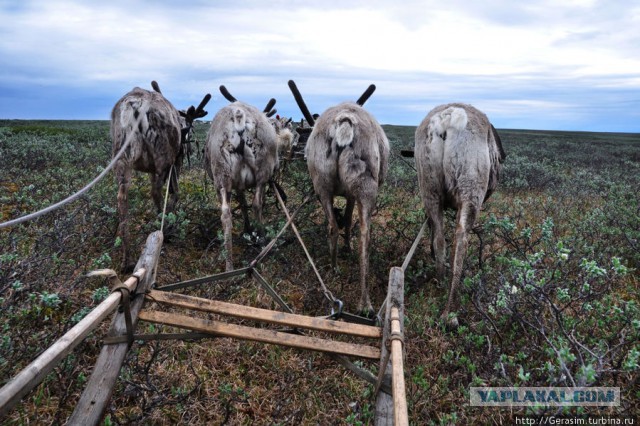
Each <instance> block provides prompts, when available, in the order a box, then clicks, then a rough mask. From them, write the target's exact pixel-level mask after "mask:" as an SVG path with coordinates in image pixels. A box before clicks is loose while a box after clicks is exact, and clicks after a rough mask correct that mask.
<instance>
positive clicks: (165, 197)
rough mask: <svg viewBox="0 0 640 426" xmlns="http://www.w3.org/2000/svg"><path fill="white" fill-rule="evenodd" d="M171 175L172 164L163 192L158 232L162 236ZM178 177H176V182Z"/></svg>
mask: <svg viewBox="0 0 640 426" xmlns="http://www.w3.org/2000/svg"><path fill="white" fill-rule="evenodd" d="M171 173H173V164H172V165H171V169H169V179H167V190H166V191H165V192H164V206H163V207H162V221H161V222H160V232H162V233H163V235H164V217H165V216H166V214H167V200H168V199H169V186H170V185H171ZM177 180H178V177H177V176H176V181H177Z"/></svg>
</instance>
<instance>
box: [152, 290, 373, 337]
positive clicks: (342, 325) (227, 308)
mask: <svg viewBox="0 0 640 426" xmlns="http://www.w3.org/2000/svg"><path fill="white" fill-rule="evenodd" d="M147 298H148V299H150V300H152V301H154V302H159V303H163V304H168V305H171V306H179V307H182V308H187V309H194V310H197V311H201V312H211V313H216V314H220V315H228V316H232V317H234V318H242V319H249V320H255V321H262V322H268V323H270V324H277V325H282V326H287V327H295V328H305V329H309V330H316V331H325V332H329V333H339V334H347V335H350V336H357V337H369V338H373V339H380V338H381V337H382V330H381V329H380V328H379V327H372V326H369V325H362V324H352V323H348V322H342V321H334V320H328V319H324V318H314V317H308V316H305V315H296V314H289V313H286V312H280V311H271V310H269V309H260V308H253V307H250V306H243V305H236V304H234V303H228V302H220V301H217V300H210V299H203V298H200V297H193V296H187V295H184V294H178V293H168V292H164V291H157V290H152V291H151V292H149V294H148V295H147Z"/></svg>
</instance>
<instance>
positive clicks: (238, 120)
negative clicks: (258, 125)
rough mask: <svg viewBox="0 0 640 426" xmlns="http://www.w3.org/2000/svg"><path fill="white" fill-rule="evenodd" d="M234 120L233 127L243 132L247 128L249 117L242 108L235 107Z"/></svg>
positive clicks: (232, 118)
mask: <svg viewBox="0 0 640 426" xmlns="http://www.w3.org/2000/svg"><path fill="white" fill-rule="evenodd" d="M231 120H232V121H233V128H234V130H235V131H236V132H242V131H244V129H245V128H246V125H247V124H246V122H247V118H246V116H245V114H244V111H243V110H242V109H240V108H235V109H234V110H233V115H232V117H231Z"/></svg>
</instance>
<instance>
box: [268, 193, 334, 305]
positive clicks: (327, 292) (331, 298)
mask: <svg viewBox="0 0 640 426" xmlns="http://www.w3.org/2000/svg"><path fill="white" fill-rule="evenodd" d="M273 190H274V192H275V193H276V197H277V198H278V202H279V203H280V207H282V211H284V214H285V215H286V216H287V220H290V221H291V229H293V232H294V233H295V234H296V237H297V238H298V241H300V245H301V246H302V249H303V250H304V253H305V254H306V255H307V259H308V260H309V263H310V264H311V267H312V268H313V272H315V274H316V277H318V281H319V282H320V286H321V287H322V292H323V294H324V296H325V297H326V298H327V300H329V302H331V303H332V304H333V305H335V304H336V302H337V301H338V302H339V300H338V299H336V298H335V297H334V296H333V293H331V291H330V290H329V289H328V288H327V286H326V285H325V283H324V281H323V280H322V277H321V276H320V272H318V269H317V268H316V264H315V263H314V262H313V259H312V258H311V255H310V254H309V251H308V250H307V246H306V245H305V244H304V241H303V240H302V237H301V236H300V233H299V232H298V228H297V227H296V225H295V223H293V221H292V220H291V215H289V211H288V210H287V206H285V204H284V201H282V198H281V197H280V193H279V192H278V190H277V189H276V187H275V185H273Z"/></svg>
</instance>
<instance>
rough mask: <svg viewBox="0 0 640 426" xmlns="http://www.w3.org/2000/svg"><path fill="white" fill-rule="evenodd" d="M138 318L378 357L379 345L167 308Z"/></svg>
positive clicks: (170, 324)
mask: <svg viewBox="0 0 640 426" xmlns="http://www.w3.org/2000/svg"><path fill="white" fill-rule="evenodd" d="M139 318H140V319H141V320H144V321H147V322H152V323H156V324H164V325H169V326H173V327H179V328H187V329H190V330H194V331H199V332H203V333H212V334H216V335H219V336H225V337H233V338H236V339H244V340H253V341H257V342H263V343H271V344H276V345H282V346H289V347H294V348H300V349H309V350H313V351H319V352H329V353H337V354H341V355H350V356H357V357H361V358H367V359H379V358H380V349H379V348H374V347H372V346H366V345H360V344H353V343H346V342H336V341H332V340H326V339H320V338H317V337H309V336H299V335H296V334H289V333H283V332H281V331H275V330H269V329H260V328H253V327H247V326H243V325H236V324H226V323H223V322H219V321H211V320H206V319H202V318H194V317H189V316H186V315H180V314H174V313H169V312H160V311H145V310H143V311H141V312H140V315H139Z"/></svg>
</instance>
